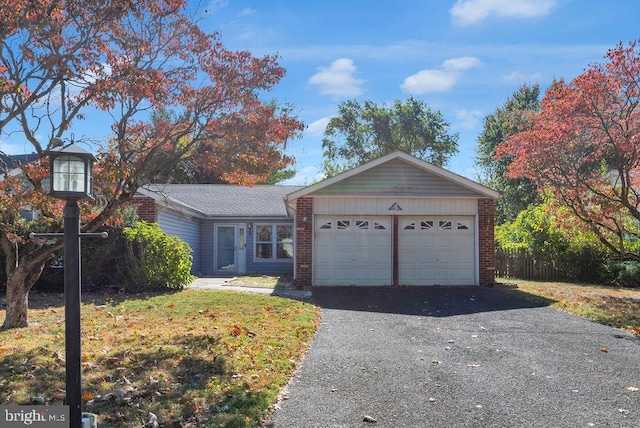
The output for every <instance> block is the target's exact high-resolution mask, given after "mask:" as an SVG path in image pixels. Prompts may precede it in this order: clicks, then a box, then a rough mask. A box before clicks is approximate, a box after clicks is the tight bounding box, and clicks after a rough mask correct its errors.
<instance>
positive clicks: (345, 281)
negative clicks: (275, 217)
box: [314, 216, 392, 285]
mask: <svg viewBox="0 0 640 428" xmlns="http://www.w3.org/2000/svg"><path fill="white" fill-rule="evenodd" d="M314 224H316V229H315V238H314V283H315V285H388V284H391V282H392V278H391V251H392V246H391V242H392V239H391V232H392V230H391V227H390V226H391V219H390V217H378V216H375V217H374V216H371V217H353V216H317V217H316V218H315V221H314Z"/></svg>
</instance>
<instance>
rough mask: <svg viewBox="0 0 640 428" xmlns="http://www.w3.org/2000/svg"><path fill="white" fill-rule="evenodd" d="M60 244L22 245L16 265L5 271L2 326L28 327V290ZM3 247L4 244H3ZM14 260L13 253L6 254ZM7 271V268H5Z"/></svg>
mask: <svg viewBox="0 0 640 428" xmlns="http://www.w3.org/2000/svg"><path fill="white" fill-rule="evenodd" d="M61 246H62V245H61V244H59V243H55V244H48V245H46V244H45V245H43V246H41V247H35V248H34V247H31V248H29V249H30V250H32V251H27V250H26V249H25V248H24V247H23V255H22V257H20V262H19V264H18V266H17V267H15V268H14V269H11V270H10V272H7V273H8V275H7V311H6V315H5V319H4V323H3V324H2V328H7V329H8V328H18V327H28V326H29V318H28V315H27V311H28V309H29V290H31V287H33V286H34V284H35V283H36V281H38V278H40V275H41V274H42V270H43V269H44V266H45V264H46V263H47V261H49V260H50V259H51V256H52V254H53V253H54V252H55V251H56V250H58V249H59V248H61ZM3 247H4V246H3ZM11 257H13V258H12V260H15V254H10V255H8V256H7V261H8V260H9V259H10V258H11ZM7 270H8V271H9V269H7Z"/></svg>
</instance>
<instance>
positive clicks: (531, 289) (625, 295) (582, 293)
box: [497, 278, 640, 336]
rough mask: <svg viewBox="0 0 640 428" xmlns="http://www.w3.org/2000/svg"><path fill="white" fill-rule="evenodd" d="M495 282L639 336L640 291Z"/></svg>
mask: <svg viewBox="0 0 640 428" xmlns="http://www.w3.org/2000/svg"><path fill="white" fill-rule="evenodd" d="M497 281H498V282H510V283H515V284H516V285H517V286H518V288H519V289H520V290H522V291H524V292H527V293H530V294H534V295H537V296H542V297H545V298H547V299H551V300H553V301H555V303H554V304H553V306H555V307H557V308H560V309H562V310H565V311H567V312H571V313H574V314H578V315H582V316H585V317H588V318H592V319H595V320H596V321H598V322H600V323H602V324H606V325H610V326H613V327H618V328H623V329H626V330H629V331H631V332H632V333H633V334H635V335H636V336H640V289H629V288H618V287H605V286H599V285H592V284H574V283H565V282H538V281H525V280H520V279H513V278H509V279H504V278H498V279H497Z"/></svg>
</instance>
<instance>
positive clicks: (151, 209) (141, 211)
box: [129, 196, 158, 223]
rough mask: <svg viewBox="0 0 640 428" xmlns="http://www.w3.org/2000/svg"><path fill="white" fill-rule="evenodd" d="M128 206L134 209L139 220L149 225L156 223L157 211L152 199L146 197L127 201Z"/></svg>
mask: <svg viewBox="0 0 640 428" xmlns="http://www.w3.org/2000/svg"><path fill="white" fill-rule="evenodd" d="M129 204H131V205H132V206H134V207H135V208H136V210H137V211H138V217H139V218H140V220H143V221H147V222H149V223H155V222H157V221H158V210H157V209H156V202H155V201H154V200H153V199H151V198H148V197H146V196H143V197H135V198H132V199H131V200H130V201H129Z"/></svg>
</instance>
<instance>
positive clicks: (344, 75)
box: [0, 0, 640, 185]
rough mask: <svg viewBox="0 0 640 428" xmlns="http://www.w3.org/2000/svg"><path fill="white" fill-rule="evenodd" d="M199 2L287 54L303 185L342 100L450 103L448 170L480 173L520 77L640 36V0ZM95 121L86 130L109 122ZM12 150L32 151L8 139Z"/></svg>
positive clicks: (531, 78) (248, 43)
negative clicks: (453, 142)
mask: <svg viewBox="0 0 640 428" xmlns="http://www.w3.org/2000/svg"><path fill="white" fill-rule="evenodd" d="M188 8H189V10H190V13H192V14H193V15H194V17H195V18H196V19H198V20H200V25H201V27H202V28H203V29H204V30H205V31H206V32H213V31H218V32H219V33H220V37H221V41H222V43H223V44H224V45H225V47H226V48H228V49H233V50H246V51H249V52H251V53H253V54H254V55H257V56H262V55H272V54H277V55H278V56H279V63H280V65H282V66H283V67H284V68H285V69H286V75H285V77H284V78H283V79H282V80H281V82H280V83H279V84H278V85H277V86H276V88H275V89H274V90H273V91H271V92H270V93H268V94H265V99H266V100H272V99H274V100H276V101H277V102H279V103H289V104H291V105H293V106H294V111H295V114H296V115H297V117H298V118H299V119H300V120H302V121H303V122H304V123H305V124H306V126H307V127H306V129H305V131H304V132H303V134H302V138H300V139H295V140H291V141H290V142H289V143H288V147H287V152H288V153H289V154H291V155H293V156H294V157H295V159H296V165H295V169H296V170H297V173H296V176H295V177H294V178H292V179H290V180H287V182H285V184H296V185H305V184H311V183H312V182H314V181H316V180H319V179H321V178H322V173H321V164H322V160H323V159H322V134H323V131H324V128H325V126H326V124H327V122H328V121H329V119H330V118H331V117H332V116H333V115H335V114H337V110H338V105H339V104H340V103H342V102H345V101H348V100H354V99H355V100H357V101H359V102H363V101H365V100H371V101H373V102H375V103H376V104H378V105H382V104H385V105H387V106H391V105H392V104H393V102H394V101H395V100H401V101H404V100H406V99H407V98H408V97H409V96H413V97H414V98H417V99H420V100H422V101H424V102H426V103H427V104H428V105H429V107H430V108H431V109H433V110H439V111H440V112H442V115H443V117H444V119H445V120H446V121H447V122H448V123H449V124H450V125H451V128H450V131H451V132H452V133H458V134H459V139H458V150H459V152H458V154H457V155H455V156H453V157H452V158H451V159H450V161H449V163H448V164H447V165H446V167H447V169H449V170H451V171H453V172H455V173H457V174H460V175H462V176H465V177H467V178H470V179H472V180H476V179H477V178H478V171H477V169H476V168H475V167H474V165H475V156H476V144H477V143H476V141H477V138H478V135H479V134H480V133H481V132H482V125H483V119H484V118H485V117H486V116H487V115H490V114H492V113H493V112H494V111H495V110H496V109H497V108H499V107H501V106H502V105H503V104H504V102H505V101H506V100H507V99H508V98H509V97H510V96H511V95H512V94H513V93H514V92H515V91H517V90H518V88H519V87H520V86H522V85H523V84H529V85H531V84H536V83H537V84H539V85H540V87H541V89H542V91H544V90H545V89H546V88H547V86H548V85H549V84H550V82H552V81H553V80H554V79H559V78H563V79H565V80H571V79H573V78H574V77H576V76H578V75H579V74H581V73H582V72H583V71H584V69H585V68H586V67H587V66H588V65H589V64H593V63H602V62H604V61H605V59H604V56H605V54H606V52H607V50H608V49H610V48H613V47H615V46H616V45H617V44H618V43H619V42H623V43H625V44H626V43H627V42H629V41H633V40H637V39H640V31H638V28H639V27H638V25H637V17H638V16H640V1H638V0H607V1H604V0H317V1H316V0H189V2H188ZM95 122H97V123H93V122H92V118H91V117H87V119H85V121H83V122H79V123H77V125H76V126H77V128H76V129H75V130H74V132H75V133H76V135H83V136H84V135H86V133H91V132H94V131H95V132H98V131H96V130H99V129H103V128H105V129H107V130H108V124H105V123H100V119H96V120H95ZM105 125H106V126H105ZM105 132H106V131H105ZM100 137H104V135H102V136H100V135H96V138H100ZM0 149H2V150H5V151H6V152H7V153H12V154H17V153H24V150H23V149H24V145H23V146H20V143H19V142H18V141H16V140H14V139H12V138H10V137H7V136H5V140H4V141H3V140H0Z"/></svg>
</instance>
